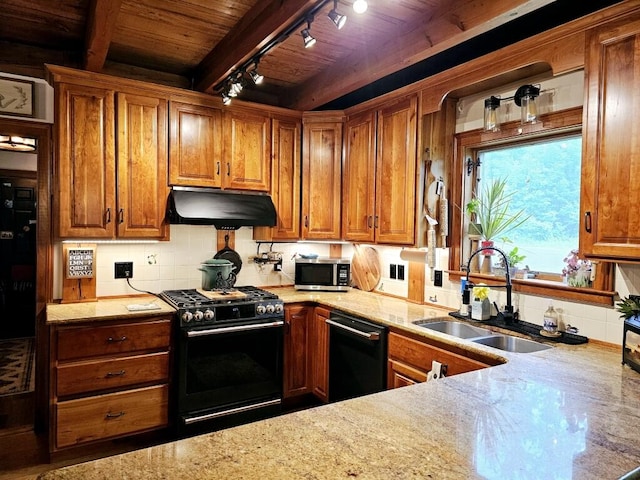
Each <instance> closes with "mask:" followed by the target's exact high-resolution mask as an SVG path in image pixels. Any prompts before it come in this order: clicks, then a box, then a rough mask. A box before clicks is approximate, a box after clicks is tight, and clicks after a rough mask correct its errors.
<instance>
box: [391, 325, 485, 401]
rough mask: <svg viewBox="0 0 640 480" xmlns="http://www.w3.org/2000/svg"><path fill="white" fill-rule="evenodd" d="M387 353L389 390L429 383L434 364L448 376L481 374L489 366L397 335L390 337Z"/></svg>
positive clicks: (392, 333)
mask: <svg viewBox="0 0 640 480" xmlns="http://www.w3.org/2000/svg"><path fill="white" fill-rule="evenodd" d="M388 349H389V350H388V361H387V388H389V389H391V388H397V387H403V386H406V385H412V384H414V383H420V382H424V381H426V380H427V373H429V371H431V362H432V361H433V360H435V361H437V362H440V363H441V364H443V365H446V370H447V371H446V376H451V375H456V374H458V373H464V372H469V371H472V370H479V369H481V368H486V367H488V366H489V365H490V363H484V362H481V361H480V360H475V359H473V358H469V357H465V356H462V355H460V354H457V353H454V352H450V351H448V350H444V349H442V348H439V347H436V346H433V345H429V344H427V343H424V342H421V341H418V340H415V339H413V338H409V337H405V336H403V335H399V334H397V333H395V332H390V333H389V345H388ZM494 363H495V362H494Z"/></svg>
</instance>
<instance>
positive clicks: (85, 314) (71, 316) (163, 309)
mask: <svg viewBox="0 0 640 480" xmlns="http://www.w3.org/2000/svg"><path fill="white" fill-rule="evenodd" d="M141 304H153V305H156V306H158V307H159V308H157V309H155V310H142V311H129V309H128V308H127V306H129V305H141ZM172 313H175V309H174V308H173V307H171V306H170V305H169V304H168V303H165V302H163V301H162V300H161V299H160V298H158V297H156V296H154V295H137V296H135V297H121V298H106V299H100V300H98V301H95V302H80V303H50V304H48V305H47V324H48V325H55V324H66V323H74V322H85V321H102V320H121V319H123V318H126V317H131V318H132V319H135V318H144V317H153V316H157V315H164V314H172Z"/></svg>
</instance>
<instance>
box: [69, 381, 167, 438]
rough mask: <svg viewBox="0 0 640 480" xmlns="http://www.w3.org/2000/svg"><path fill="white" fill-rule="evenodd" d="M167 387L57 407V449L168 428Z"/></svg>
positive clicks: (91, 398) (81, 400)
mask: <svg viewBox="0 0 640 480" xmlns="http://www.w3.org/2000/svg"><path fill="white" fill-rule="evenodd" d="M168 400H169V387H168V386H167V385H160V386H155V387H148V388H140V389H137V390H129V391H126V392H119V393H111V394H109V395H101V396H98V397H90V398H83V399H79V400H69V401H67V402H60V403H58V404H57V405H56V421H57V428H56V446H57V447H58V448H63V447H69V446H72V445H77V444H81V443H85V442H91V441H94V440H100V439H105V438H111V437H117V436H120V435H125V434H130V433H136V432H142V431H145V430H151V429H154V428H159V427H164V426H166V425H167V424H168Z"/></svg>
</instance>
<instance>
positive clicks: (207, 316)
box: [204, 308, 215, 320]
mask: <svg viewBox="0 0 640 480" xmlns="http://www.w3.org/2000/svg"><path fill="white" fill-rule="evenodd" d="M214 316H215V315H214V313H213V310H210V309H208V308H207V309H206V310H205V311H204V319H205V320H213V317H214Z"/></svg>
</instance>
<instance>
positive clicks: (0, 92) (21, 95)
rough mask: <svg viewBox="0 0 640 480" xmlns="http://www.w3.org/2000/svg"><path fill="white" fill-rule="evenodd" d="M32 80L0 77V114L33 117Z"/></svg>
mask: <svg viewBox="0 0 640 480" xmlns="http://www.w3.org/2000/svg"><path fill="white" fill-rule="evenodd" d="M33 85H34V84H33V82H28V81H26V80H18V79H16V78H8V77H0V114H2V115H17V116H20V117H33V115H34V111H33V110H34V108H33V105H34V98H33Z"/></svg>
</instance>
